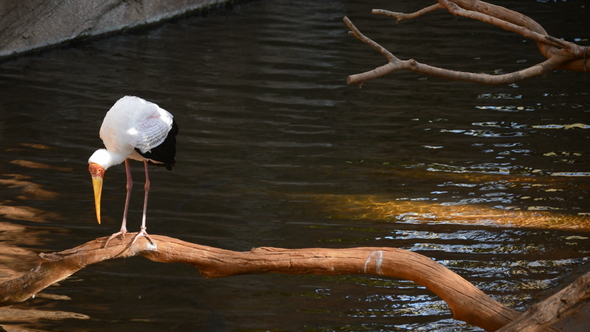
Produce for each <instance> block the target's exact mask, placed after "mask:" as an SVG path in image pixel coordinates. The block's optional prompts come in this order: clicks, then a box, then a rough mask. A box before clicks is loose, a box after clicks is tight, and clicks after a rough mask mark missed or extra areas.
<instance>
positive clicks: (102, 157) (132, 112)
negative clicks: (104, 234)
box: [88, 96, 178, 247]
mask: <svg viewBox="0 0 590 332" xmlns="http://www.w3.org/2000/svg"><path fill="white" fill-rule="evenodd" d="M177 133H178V126H177V125H176V122H175V121H174V117H173V116H172V114H170V113H168V112H167V111H166V110H164V109H162V108H160V107H159V106H158V105H156V104H154V103H151V102H149V101H146V100H144V99H141V98H139V97H132V96H126V97H123V98H121V99H119V100H118V101H117V102H116V103H115V105H113V107H111V109H110V110H109V111H108V112H107V114H106V116H105V118H104V120H103V123H102V126H101V127H100V138H101V139H102V141H103V143H104V145H105V147H106V149H99V150H96V151H95V152H94V154H92V156H91V157H90V159H88V163H89V166H88V170H89V171H90V175H91V176H92V185H93V187H94V201H95V207H96V218H97V220H98V223H99V224H100V222H101V220H100V199H101V193H102V182H103V178H104V173H105V171H106V170H107V169H108V168H109V167H111V166H114V165H118V164H120V163H122V162H125V170H126V173H127V197H126V199H125V209H124V211H123V221H122V223H121V230H120V231H119V232H117V233H114V234H113V235H111V237H110V238H109V239H108V240H107V241H106V242H105V244H104V247H106V246H107V244H108V243H109V241H110V240H111V239H113V238H115V237H116V236H118V235H121V236H123V237H124V236H125V234H126V233H127V211H128V209H129V198H130V195H131V188H132V187H133V181H132V179H131V169H130V167H129V159H134V160H139V161H143V163H144V169H145V196H144V203H143V216H142V221H141V230H140V232H139V233H138V234H137V236H146V237H147V238H148V240H149V241H150V242H152V240H151V239H150V238H149V236H148V234H147V232H146V229H147V227H146V210H147V199H148V192H149V187H150V181H149V175H148V163H152V164H155V165H158V166H164V167H166V168H167V169H168V170H171V169H172V166H174V163H175V162H176V161H175V159H174V158H175V156H176V134H177ZM137 236H136V237H135V239H137ZM135 239H134V240H133V241H135Z"/></svg>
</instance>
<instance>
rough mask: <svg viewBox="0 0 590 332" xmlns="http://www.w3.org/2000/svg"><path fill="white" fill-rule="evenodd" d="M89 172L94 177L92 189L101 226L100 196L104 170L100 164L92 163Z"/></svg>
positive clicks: (97, 217) (97, 218)
mask: <svg viewBox="0 0 590 332" xmlns="http://www.w3.org/2000/svg"><path fill="white" fill-rule="evenodd" d="M88 171H89V172H90V176H91V177H92V188H93V189H94V205H95V207H96V220H97V221H98V223H99V224H100V196H101V194H102V179H103V178H104V168H102V166H100V165H99V164H95V163H90V165H89V166H88Z"/></svg>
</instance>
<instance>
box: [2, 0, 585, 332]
mask: <svg viewBox="0 0 590 332" xmlns="http://www.w3.org/2000/svg"><path fill="white" fill-rule="evenodd" d="M430 3H431V2H430V1H419V2H418V1H380V2H378V1H374V2H367V3H365V2H362V1H297V2H295V1H284V0H276V1H253V2H245V3H239V4H235V5H233V6H231V7H228V8H220V9H218V10H214V11H211V12H209V13H208V14H207V15H204V16H196V17H189V18H183V19H178V20H175V21H173V22H168V23H166V24H164V25H161V26H159V27H155V28H151V29H143V30H139V31H132V32H127V33H123V34H121V35H116V36H112V37H110V38H105V39H100V40H94V41H88V42H84V43H79V44H76V45H70V46H68V47H62V48H56V49H52V50H48V51H44V52H41V53H38V54H33V55H27V56H22V57H19V58H16V59H12V60H10V61H5V62H3V63H0V96H1V98H0V138H1V139H0V151H2V153H1V154H0V172H1V175H0V188H1V190H0V238H1V239H2V244H1V245H2V248H1V249H2V250H1V251H0V253H1V256H0V259H1V261H2V266H3V267H2V270H1V271H0V276H1V277H2V278H3V280H6V279H9V278H11V277H14V276H18V275H20V274H22V273H23V272H24V271H27V270H28V269H30V268H31V267H33V266H34V264H35V263H36V262H37V257H36V256H35V254H36V253H40V252H52V251H60V250H64V249H67V248H72V247H75V246H77V245H80V244H82V243H85V242H87V241H90V240H92V239H94V238H96V237H100V236H106V235H109V234H111V233H112V232H114V231H116V230H117V229H118V227H119V224H120V218H121V212H122V208H123V202H124V198H125V197H124V196H125V189H124V182H125V174H124V167H123V166H118V167H113V168H111V169H109V171H108V172H107V176H106V178H105V189H104V192H103V215H104V222H103V225H97V224H96V221H95V216H94V212H93V202H92V189H91V183H90V178H89V175H88V171H87V160H88V157H89V156H90V154H91V153H92V152H93V151H94V150H95V149H97V148H99V147H101V146H102V143H101V141H100V139H99V138H98V129H99V127H100V123H101V121H102V118H103V116H104V114H105V112H106V111H107V110H108V109H109V108H110V106H111V105H112V104H113V103H114V102H115V101H116V100H117V99H118V98H120V97H121V96H123V95H126V94H130V95H138V96H141V97H143V98H146V99H148V100H151V101H154V102H156V103H158V104H159V105H160V106H162V107H163V108H165V109H167V110H169V111H170V112H172V113H173V114H174V115H175V117H176V120H177V121H178V123H179V126H180V135H179V136H178V155H177V161H178V162H177V167H176V168H175V169H174V171H172V172H167V171H165V170H162V169H154V170H153V171H152V172H151V175H152V192H151V195H150V198H151V200H150V204H149V213H148V226H149V227H148V228H149V231H150V233H152V234H163V235H168V236H172V237H177V238H180V239H182V240H185V241H190V242H195V243H200V244H205V245H211V246H215V247H220V248H226V249H231V250H249V249H250V248H253V247H259V246H275V247H285V248H306V247H331V248H350V247H357V246H390V247H397V248H403V249H409V250H412V251H415V252H418V253H421V254H424V255H427V256H428V257H432V258H434V259H436V260H437V261H439V262H441V263H443V264H444V265H445V266H447V267H449V268H450V269H452V270H453V271H455V272H457V273H459V274H460V275H462V276H464V277H465V278H466V279H468V280H469V281H470V282H472V283H474V284H475V285H476V286H477V287H479V288H480V289H482V290H483V291H485V292H486V293H487V294H490V295H491V296H493V297H494V298H495V299H497V300H499V301H500V302H502V303H505V304H507V305H509V306H511V307H513V308H516V309H519V310H524V309H526V308H527V307H528V306H530V305H531V304H533V303H535V302H537V301H539V300H540V299H542V298H544V297H545V296H547V294H551V293H552V292H554V291H555V290H554V289H553V287H557V286H560V285H563V284H565V283H567V282H568V281H569V280H570V279H571V277H572V276H575V275H576V273H579V272H580V269H581V267H582V268H583V266H584V264H586V265H587V264H588V263H589V262H588V261H589V260H590V233H588V230H590V220H589V219H590V192H589V190H590V163H589V160H590V158H589V156H590V147H589V135H590V127H589V125H590V95H589V93H590V76H588V75H587V74H583V73H571V72H563V71H557V72H554V73H552V74H550V75H548V76H547V77H545V78H534V79H530V80H527V81H524V82H520V83H517V84H514V85H510V86H481V85H475V84H469V83H462V82H450V81H444V80H440V79H436V78H431V77H425V76H423V75H418V74H415V73H398V74H394V75H390V76H388V77H384V78H381V79H378V80H375V81H371V82H369V83H366V84H365V85H364V86H363V88H362V89H359V87H358V86H347V85H346V84H345V83H344V80H345V78H346V76H348V75H350V74H354V73H359V72H362V71H365V70H369V69H372V68H373V67H375V66H377V65H381V64H383V63H384V61H385V60H384V58H383V57H382V56H381V55H380V54H378V53H376V52H375V51H374V50H372V49H371V48H370V47H368V46H367V45H365V44H363V43H361V42H360V41H358V40H356V39H355V38H354V37H352V36H349V35H348V34H347V28H346V26H345V25H344V23H343V22H342V17H343V16H349V17H350V18H351V19H352V20H353V22H354V23H355V24H357V26H358V27H359V28H360V29H361V31H363V32H364V33H365V34H367V35H368V36H370V37H373V38H374V39H375V40H377V41H379V42H381V43H382V44H383V45H384V46H385V47H388V48H389V49H390V50H391V51H392V52H393V53H395V54H396V55H398V56H399V57H401V58H404V59H406V58H415V59H417V60H419V61H421V62H423V63H429V64H433V65H438V66H443V67H449V68H453V69H458V70H465V71H475V72H486V73H502V72H510V71H513V70H517V69H519V68H524V67H526V66H529V65H532V64H534V63H536V62H539V61H541V60H542V58H541V56H540V55H539V53H538V51H537V49H536V46H535V45H534V44H533V43H532V42H530V41H525V40H523V38H522V37H520V36H518V35H514V34H511V33H508V32H505V31H504V30H501V29H499V28H495V27H491V26H488V25H485V24H482V23H480V22H474V21H470V20H467V19H462V18H456V17H453V16H452V15H450V14H448V13H446V12H440V13H432V14H430V15H428V16H427V17H423V18H420V19H417V20H413V21H406V22H402V23H400V24H398V25H395V24H394V22H393V21H392V20H391V19H387V18H384V17H379V16H372V15H371V14H370V11H371V9H372V8H386V9H391V10H398V11H411V10H417V9H420V8H421V7H420V6H421V5H428V4H430ZM496 3H498V4H500V5H506V6H508V7H510V8H511V9H515V10H519V11H521V12H523V13H525V14H527V15H530V16H531V17H533V18H534V19H536V20H537V21H539V22H541V23H542V24H543V25H544V26H545V28H546V29H547V30H548V31H549V33H551V34H552V35H554V36H556V37H560V38H566V39H567V40H574V41H578V42H579V43H581V44H587V43H588V39H589V38H590V30H589V29H588V25H587V18H588V17H589V16H588V15H589V14H590V13H589V7H590V6H588V4H586V3H585V1H559V2H556V1H516V2H515V1H497V2H496ZM564 21H567V23H568V24H563V22H564ZM133 166H134V175H135V179H136V181H137V182H136V183H139V185H136V187H135V188H136V190H135V192H134V196H133V197H132V202H131V205H132V207H131V209H132V210H131V216H130V217H131V220H130V222H129V224H130V225H129V227H130V230H132V231H136V230H137V229H138V228H139V224H140V214H141V200H142V185H141V184H142V183H143V181H142V167H141V164H139V163H134V164H133ZM45 292H46V293H50V294H56V295H64V296H67V297H69V298H70V300H58V299H45V298H37V299H33V300H29V301H26V302H24V303H22V304H19V305H16V306H14V307H13V309H15V308H16V309H25V310H40V311H42V312H45V313H47V315H48V316H49V317H50V318H51V319H39V320H31V319H20V320H18V319H17V321H16V322H14V321H12V322H11V320H10V319H9V318H0V321H2V322H4V324H3V325H4V326H5V327H6V328H10V327H16V326H20V327H24V328H28V329H31V330H35V331H136V330H143V331H162V330H175V331H410V330H412V331H413V330H418V331H422V330H424V331H431V330H437V331H456V330H458V329H464V330H474V331H475V330H479V329H478V328H475V327H470V326H467V325H465V324H464V323H462V322H458V321H454V320H453V319H452V318H451V314H450V311H449V310H448V307H447V306H446V305H445V303H444V302H443V301H442V300H441V299H440V298H438V297H436V296H435V295H433V294H432V293H430V292H429V291H427V290H426V289H424V288H423V287H420V286H417V285H415V284H413V283H412V282H408V281H400V280H394V279H388V278H381V277H377V276H339V277H328V276H299V275H254V276H239V277H231V278H224V279H217V280H208V279H204V278H203V277H201V276H200V275H199V274H198V272H197V270H196V269H194V268H192V267H189V266H182V265H174V264H158V263H154V262H151V261H149V260H147V259H143V258H132V259H120V260H112V261H107V262H105V263H101V264H96V265H92V266H90V267H88V268H86V269H84V270H82V271H80V272H79V273H76V274H75V275H73V276H72V277H70V278H68V279H66V280H64V281H62V282H60V283H59V285H57V286H52V287H50V288H48V289H47V290H46V291H45ZM4 316H6V314H4ZM0 317H2V316H0ZM68 317H69V318H68ZM13 320H14V319H13ZM23 322H27V323H23Z"/></svg>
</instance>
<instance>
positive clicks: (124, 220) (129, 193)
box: [103, 159, 133, 248]
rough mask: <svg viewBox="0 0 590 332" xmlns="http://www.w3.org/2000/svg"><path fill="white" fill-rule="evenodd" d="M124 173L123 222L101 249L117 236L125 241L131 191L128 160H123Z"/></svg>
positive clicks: (131, 181) (131, 184)
mask: <svg viewBox="0 0 590 332" xmlns="http://www.w3.org/2000/svg"><path fill="white" fill-rule="evenodd" d="M125 173H126V174H127V185H126V186H125V188H127V196H126V197H125V209H124V210H123V221H122V222H121V230H120V231H118V232H117V233H113V235H111V236H110V237H109V239H108V240H107V242H105V244H104V246H103V248H106V247H107V244H109V241H111V240H112V239H114V238H116V237H117V236H119V235H121V237H122V238H123V240H124V239H125V234H127V211H129V200H130V198H131V189H133V179H132V178H131V167H130V166H129V159H125Z"/></svg>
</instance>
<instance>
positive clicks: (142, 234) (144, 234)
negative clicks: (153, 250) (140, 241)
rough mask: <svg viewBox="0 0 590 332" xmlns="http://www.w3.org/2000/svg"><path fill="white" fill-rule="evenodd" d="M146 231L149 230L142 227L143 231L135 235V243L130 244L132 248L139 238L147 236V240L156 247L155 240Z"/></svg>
mask: <svg viewBox="0 0 590 332" xmlns="http://www.w3.org/2000/svg"><path fill="white" fill-rule="evenodd" d="M146 229H147V228H146V227H141V230H140V231H139V233H137V235H135V237H134V238H133V241H131V244H130V246H132V245H133V244H134V243H135V241H136V240H137V238H138V237H140V236H145V238H146V239H147V240H148V241H150V244H151V245H154V241H153V240H152V238H151V237H150V236H149V234H148V233H147V231H146Z"/></svg>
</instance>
